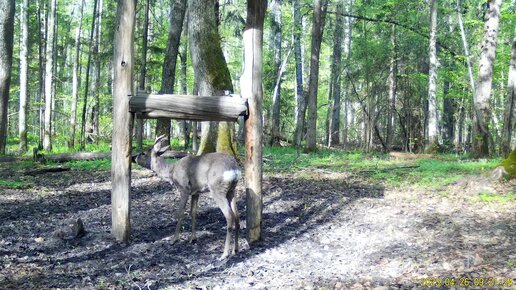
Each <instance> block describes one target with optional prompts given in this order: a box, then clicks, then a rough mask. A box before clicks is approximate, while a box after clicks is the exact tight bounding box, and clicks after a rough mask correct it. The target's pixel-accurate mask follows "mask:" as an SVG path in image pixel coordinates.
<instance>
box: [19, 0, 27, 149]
mask: <svg viewBox="0 0 516 290" xmlns="http://www.w3.org/2000/svg"><path fill="white" fill-rule="evenodd" d="M28 9H29V1H28V0H23V1H22V4H21V12H20V30H21V41H20V108H19V111H18V136H19V138H20V143H19V146H20V152H25V151H27V103H28V99H29V89H28V88H29V87H28V85H29V83H28V70H29V62H28V59H29V17H28V16H29V12H28Z"/></svg>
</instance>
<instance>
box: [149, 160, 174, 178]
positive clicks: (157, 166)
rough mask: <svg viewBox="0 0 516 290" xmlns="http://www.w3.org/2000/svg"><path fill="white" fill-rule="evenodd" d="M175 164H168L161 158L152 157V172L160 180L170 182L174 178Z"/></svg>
mask: <svg viewBox="0 0 516 290" xmlns="http://www.w3.org/2000/svg"><path fill="white" fill-rule="evenodd" d="M174 167H175V164H172V163H168V162H167V161H165V158H163V157H159V156H152V158H151V168H150V169H151V170H152V171H154V172H155V173H156V175H157V176H158V177H160V178H163V179H166V180H169V179H170V178H171V176H172V171H173V170H174Z"/></svg>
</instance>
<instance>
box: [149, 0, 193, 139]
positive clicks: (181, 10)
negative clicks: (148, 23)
mask: <svg viewBox="0 0 516 290" xmlns="http://www.w3.org/2000/svg"><path fill="white" fill-rule="evenodd" d="M185 13H186V0H175V1H173V4H172V8H171V10H170V15H169V20H170V26H169V28H168V41H167V49H166V52H165V59H164V60H163V68H162V70H161V90H160V93H162V94H172V93H174V83H175V81H176V65H177V55H178V53H179V44H180V41H181V32H182V30H183V23H184V18H185ZM156 135H157V136H161V135H167V136H168V137H167V139H168V140H167V141H165V142H168V143H170V119H166V118H164V119H158V121H157V122H156ZM168 143H167V144H168Z"/></svg>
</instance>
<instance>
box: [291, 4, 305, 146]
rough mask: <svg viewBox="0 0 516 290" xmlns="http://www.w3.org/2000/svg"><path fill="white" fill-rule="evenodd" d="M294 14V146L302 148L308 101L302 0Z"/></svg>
mask: <svg viewBox="0 0 516 290" xmlns="http://www.w3.org/2000/svg"><path fill="white" fill-rule="evenodd" d="M293 2H294V3H293V10H294V11H293V13H294V26H293V29H294V32H293V38H294V58H295V63H296V129H295V131H294V145H295V146H301V140H302V136H303V127H304V125H305V115H306V99H305V94H304V90H303V58H302V55H301V54H302V53H301V52H302V51H301V32H302V30H301V29H302V23H301V5H300V3H299V2H300V0H293Z"/></svg>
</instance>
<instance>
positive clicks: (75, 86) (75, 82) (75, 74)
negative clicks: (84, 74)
mask: <svg viewBox="0 0 516 290" xmlns="http://www.w3.org/2000/svg"><path fill="white" fill-rule="evenodd" d="M83 12H84V0H82V1H81V6H80V8H79V19H78V22H79V23H78V26H77V29H76V31H75V55H74V61H73V68H72V107H71V114H70V140H69V141H68V147H69V148H74V147H75V129H76V126H77V100H78V97H79V94H78V92H79V81H80V75H79V66H80V63H79V60H80V52H81V49H80V48H81V30H82V17H83Z"/></svg>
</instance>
